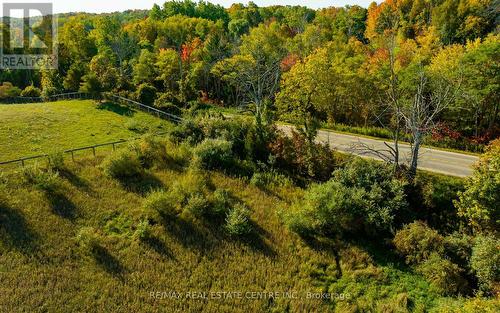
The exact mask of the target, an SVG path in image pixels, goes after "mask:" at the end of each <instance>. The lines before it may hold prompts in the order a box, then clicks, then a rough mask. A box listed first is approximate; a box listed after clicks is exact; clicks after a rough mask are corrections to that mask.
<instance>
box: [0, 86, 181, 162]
mask: <svg viewBox="0 0 500 313" xmlns="http://www.w3.org/2000/svg"><path fill="white" fill-rule="evenodd" d="M16 98H17V99H19V100H23V101H27V102H28V101H29V102H37V101H39V102H45V101H47V99H51V100H52V99H55V100H60V99H93V100H101V99H106V100H116V101H117V102H119V103H121V104H124V105H128V106H134V107H136V108H138V109H141V110H143V111H146V112H148V113H149V114H155V115H156V116H158V117H159V118H163V119H166V120H169V121H171V122H173V123H181V122H182V121H183V120H184V119H183V118H182V117H180V116H177V115H173V114H170V113H167V112H163V111H161V110H158V109H156V108H153V107H151V106H149V105H145V104H142V103H140V102H137V101H134V100H130V99H127V98H125V97H121V96H118V95H113V94H105V93H86V92H70V93H62V94H56V95H52V96H49V97H47V98H42V97H16ZM16 98H12V99H16ZM12 99H11V100H12ZM23 103H26V102H23ZM162 134H165V133H157V134H155V135H157V136H158V135H162ZM137 139H139V138H132V139H127V140H125V139H121V140H119V141H114V142H108V143H103V144H96V145H93V146H86V147H81V148H75V149H69V150H65V151H63V153H66V154H71V158H72V159H73V161H74V160H75V159H74V153H75V152H77V151H83V150H90V149H92V151H93V154H94V156H95V154H96V151H95V149H96V148H99V147H105V146H113V150H114V149H115V146H116V145H117V144H120V143H124V142H128V141H133V140H137ZM48 157H49V154H40V155H35V156H30V157H24V158H20V159H16V160H9V161H3V162H0V165H7V164H12V163H21V165H22V166H24V164H25V161H29V160H34V159H42V158H48Z"/></svg>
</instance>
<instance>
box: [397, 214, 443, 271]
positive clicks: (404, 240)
mask: <svg viewBox="0 0 500 313" xmlns="http://www.w3.org/2000/svg"><path fill="white" fill-rule="evenodd" d="M443 240H444V238H443V237H442V236H441V235H440V234H439V233H438V232H437V231H435V230H434V229H432V228H430V227H428V226H427V224H425V223H423V222H421V221H416V222H413V223H411V224H408V225H406V226H405V227H404V228H403V229H401V230H399V231H398V232H397V233H396V236H395V237H394V241H393V242H394V245H395V246H396V250H397V251H398V252H399V253H400V254H401V255H402V256H404V257H405V258H406V263H408V264H410V263H413V264H415V263H416V264H418V263H421V262H423V261H425V260H426V259H428V258H429V256H430V255H431V254H432V253H438V254H439V255H440V254H442V253H443V252H444V243H443Z"/></svg>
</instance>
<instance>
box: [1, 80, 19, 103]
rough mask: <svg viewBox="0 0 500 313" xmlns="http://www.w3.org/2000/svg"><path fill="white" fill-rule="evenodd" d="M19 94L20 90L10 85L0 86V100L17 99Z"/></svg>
mask: <svg viewBox="0 0 500 313" xmlns="http://www.w3.org/2000/svg"><path fill="white" fill-rule="evenodd" d="M20 94H21V89H19V88H17V87H15V86H14V85H12V83H9V82H3V83H2V85H0V99H8V98H13V97H17V96H19V95H20Z"/></svg>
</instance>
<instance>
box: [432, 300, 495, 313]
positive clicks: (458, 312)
mask: <svg viewBox="0 0 500 313" xmlns="http://www.w3.org/2000/svg"><path fill="white" fill-rule="evenodd" d="M499 307H500V298H493V299H488V298H483V297H475V298H468V299H467V298H465V299H461V301H456V300H455V299H451V301H440V305H439V306H438V307H437V308H435V309H434V310H432V311H431V312H433V313H494V312H498V308H499Z"/></svg>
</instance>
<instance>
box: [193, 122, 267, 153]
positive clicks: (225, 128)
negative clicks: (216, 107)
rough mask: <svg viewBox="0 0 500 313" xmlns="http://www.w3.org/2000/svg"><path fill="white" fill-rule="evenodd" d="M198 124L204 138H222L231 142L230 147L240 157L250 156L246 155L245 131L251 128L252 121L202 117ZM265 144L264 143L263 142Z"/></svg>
mask: <svg viewBox="0 0 500 313" xmlns="http://www.w3.org/2000/svg"><path fill="white" fill-rule="evenodd" d="M200 125H201V127H202V128H203V132H204V133H205V137H206V138H212V139H222V140H226V141H229V142H231V143H232V149H233V152H234V154H235V155H237V156H238V157H239V158H241V159H245V158H247V157H249V158H250V157H251V155H248V153H247V151H246V147H245V140H246V136H247V133H248V132H249V131H250V130H251V129H252V128H253V125H252V123H251V122H250V121H249V120H247V119H244V118H231V119H225V118H224V117H223V116H222V117H220V118H204V119H201V121H200ZM263 146H265V144H263Z"/></svg>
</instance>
